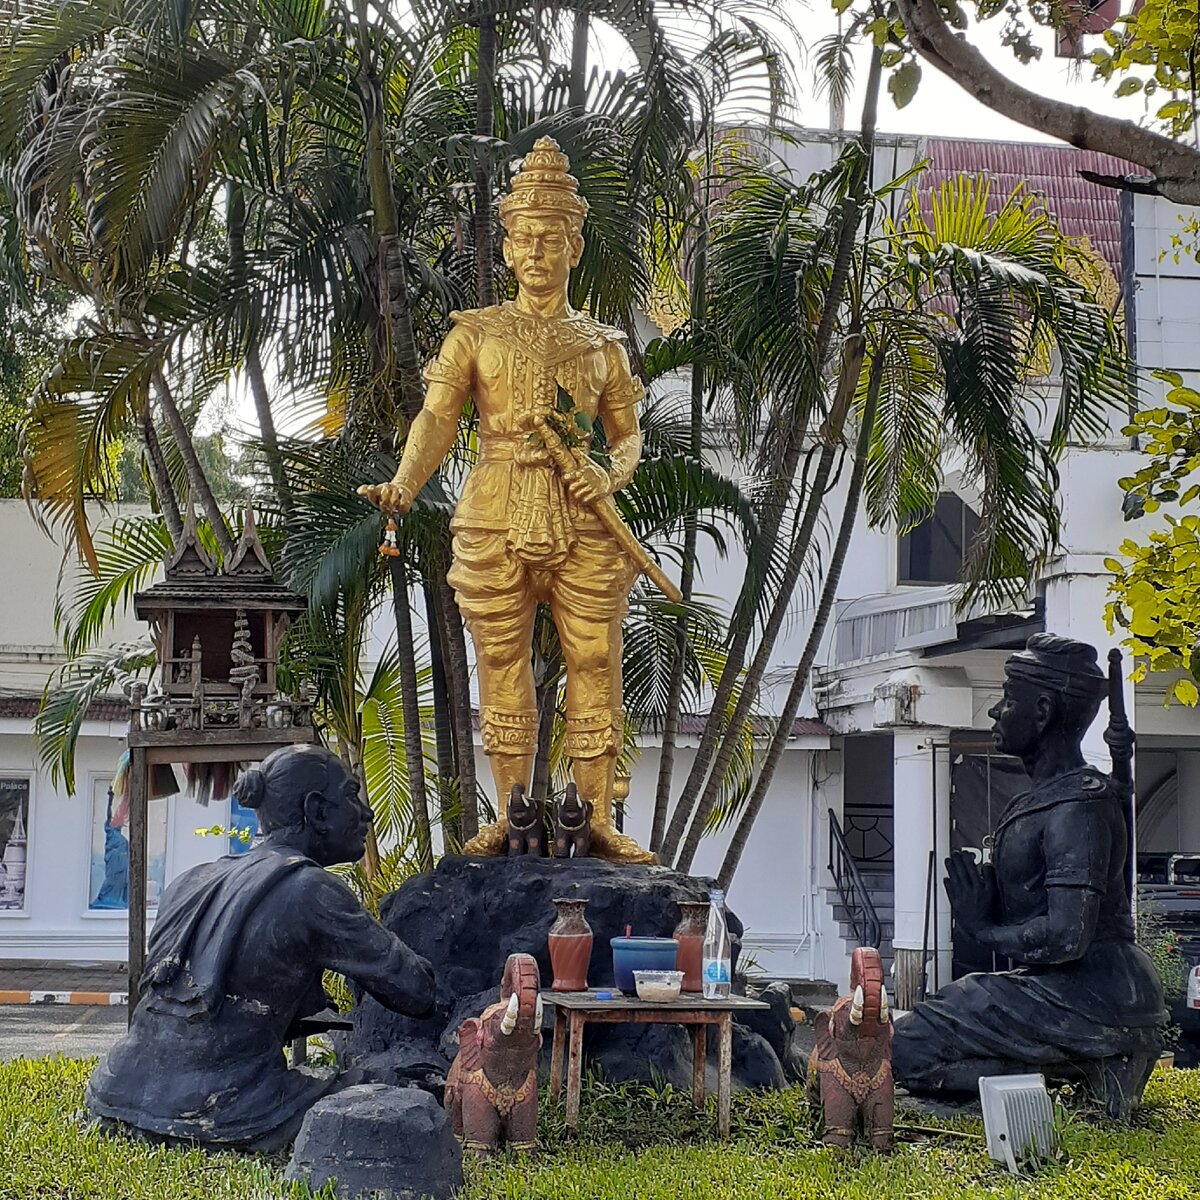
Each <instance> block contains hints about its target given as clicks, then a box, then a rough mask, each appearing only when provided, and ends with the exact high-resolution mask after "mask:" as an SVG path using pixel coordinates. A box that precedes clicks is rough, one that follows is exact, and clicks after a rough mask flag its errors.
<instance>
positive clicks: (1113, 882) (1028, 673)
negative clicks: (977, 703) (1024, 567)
mask: <svg viewBox="0 0 1200 1200" xmlns="http://www.w3.org/2000/svg"><path fill="white" fill-rule="evenodd" d="M1005 671H1006V675H1007V678H1006V681H1005V684H1004V698H1003V699H1002V700H1001V701H1000V702H999V703H998V704H997V705H996V706H995V707H994V708H993V709H992V710H991V712H990V714H989V715H990V716H991V717H992V718H993V720H994V722H995V724H994V726H993V738H994V740H995V743H996V748H997V749H998V750H999V751H1000V752H1001V753H1004V754H1013V755H1016V756H1017V757H1018V758H1020V759H1021V760H1022V761H1023V762H1024V764H1025V770H1026V773H1027V774H1028V775H1029V778H1030V780H1031V787H1030V790H1029V791H1027V792H1024V793H1022V794H1021V795H1019V796H1016V797H1015V798H1014V799H1013V801H1012V803H1011V804H1010V805H1009V806H1008V808H1007V809H1006V810H1005V812H1004V813H1003V815H1002V816H1001V818H1000V821H999V823H998V825H997V827H996V830H995V833H994V835H993V839H992V842H993V844H992V856H991V863H990V864H989V865H986V866H982V867H981V866H979V865H978V864H977V863H976V862H975V860H974V859H973V858H972V857H971V856H970V855H969V854H965V853H959V854H955V855H953V856H952V857H951V858H949V859H947V861H946V866H947V870H948V872H949V878H948V879H947V880H946V889H947V891H948V893H949V895H950V902H951V908H952V911H953V914H954V919H955V920H956V921H957V922H959V923H960V924H961V925H962V926H963V927H964V929H965V931H966V932H967V933H969V934H970V935H971V936H972V937H974V938H975V939H976V940H977V941H978V942H980V943H981V944H982V945H983V946H984V947H985V948H986V949H990V950H992V951H994V952H995V953H996V954H997V955H999V956H1001V957H1004V958H1008V959H1011V960H1012V961H1013V962H1014V963H1019V964H1020V966H1018V967H1017V969H1016V970H1012V971H1007V972H1002V973H997V974H976V975H967V976H966V977H964V978H962V979H958V980H955V982H953V983H952V984H950V985H949V986H948V987H945V988H943V989H942V990H941V991H939V992H938V993H937V994H936V995H935V996H933V997H932V998H931V999H930V1000H928V1001H927V1002H925V1003H923V1004H918V1005H917V1006H916V1008H915V1009H914V1010H913V1012H912V1013H911V1014H909V1015H908V1016H906V1017H902V1018H900V1019H898V1020H897V1021H896V1036H895V1052H894V1070H895V1076H896V1080H897V1082H899V1083H901V1084H903V1086H904V1087H906V1088H907V1089H908V1090H909V1091H910V1092H914V1093H917V1094H927V1095H928V1094H933V1095H936V1094H943V1095H951V1096H952V1095H955V1094H959V1095H977V1094H978V1084H979V1079H980V1077H981V1076H986V1075H1004V1074H1021V1073H1024V1072H1040V1073H1042V1074H1044V1075H1045V1076H1046V1077H1047V1079H1049V1080H1054V1081H1059V1082H1078V1083H1082V1084H1083V1085H1084V1086H1085V1087H1086V1088H1087V1089H1088V1090H1090V1091H1091V1093H1092V1094H1093V1095H1094V1096H1095V1097H1096V1098H1097V1099H1098V1100H1100V1101H1101V1102H1102V1103H1103V1104H1104V1105H1105V1107H1106V1109H1107V1111H1108V1113H1109V1115H1110V1116H1112V1117H1114V1118H1118V1119H1122V1120H1126V1119H1128V1117H1129V1115H1130V1112H1131V1111H1132V1108H1133V1106H1134V1105H1135V1104H1136V1103H1137V1101H1138V1100H1139V1099H1140V1098H1141V1094H1142V1090H1143V1089H1144V1087H1145V1086H1146V1081H1147V1079H1148V1078H1149V1076H1150V1072H1151V1071H1152V1070H1153V1068H1154V1063H1155V1061H1156V1059H1157V1058H1158V1056H1159V1054H1160V1053H1161V1050H1162V1046H1163V1031H1164V1025H1165V1021H1166V1012H1165V1005H1164V1002H1163V991H1162V984H1161V981H1160V980H1159V977H1158V973H1157V971H1156V970H1155V968H1154V965H1153V963H1152V962H1151V961H1150V958H1149V957H1148V956H1147V955H1146V953H1145V952H1144V951H1143V950H1142V949H1141V948H1140V947H1139V946H1137V945H1136V944H1135V942H1134V927H1133V919H1132V916H1131V912H1130V901H1129V894H1128V891H1127V885H1126V881H1125V868H1126V859H1127V856H1128V852H1129V831H1128V828H1127V823H1126V817H1125V810H1124V805H1123V798H1124V797H1123V793H1124V789H1123V787H1122V786H1121V785H1119V784H1118V783H1116V782H1115V781H1114V779H1113V778H1112V777H1110V776H1108V775H1105V774H1103V773H1102V772H1100V771H1098V770H1096V769H1095V768H1094V767H1090V766H1088V765H1087V764H1086V763H1085V762H1084V759H1083V755H1082V753H1081V752H1080V742H1081V741H1082V739H1083V735H1084V733H1085V732H1086V731H1087V729H1088V727H1089V726H1090V725H1091V723H1092V721H1093V720H1094V719H1095V717H1096V714H1097V712H1098V711H1099V708H1100V704H1101V701H1102V699H1103V697H1104V694H1105V689H1106V680H1105V677H1104V674H1103V672H1102V671H1101V670H1100V668H1099V666H1098V664H1097V661H1096V651H1095V649H1094V648H1093V647H1092V646H1089V645H1086V644H1085V643H1083V642H1077V641H1072V640H1071V639H1069V638H1062V637H1056V636H1054V635H1053V634H1038V635H1036V636H1035V637H1032V638H1030V639H1029V642H1028V645H1027V647H1026V649H1025V650H1024V651H1023V652H1021V653H1019V654H1014V655H1013V656H1012V657H1011V658H1010V659H1009V660H1008V663H1007V664H1006V667H1005ZM1110 732H1111V730H1110ZM1129 736H1130V738H1131V735H1129ZM1110 744H1112V743H1111V742H1110ZM1125 748H1126V749H1127V750H1130V751H1131V749H1132V744H1131V741H1130V743H1128V744H1127V746H1126V747H1125ZM1116 753H1117V748H1116V747H1115V746H1114V757H1115V755H1116Z"/></svg>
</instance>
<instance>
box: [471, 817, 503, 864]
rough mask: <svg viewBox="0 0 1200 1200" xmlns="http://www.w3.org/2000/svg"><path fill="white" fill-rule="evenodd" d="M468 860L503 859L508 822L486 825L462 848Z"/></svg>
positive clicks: (501, 819)
mask: <svg viewBox="0 0 1200 1200" xmlns="http://www.w3.org/2000/svg"><path fill="white" fill-rule="evenodd" d="M462 852H463V854H465V855H467V856H468V857H469V858H503V857H504V855H506V854H507V853H508V822H507V821H506V820H504V818H503V817H501V818H500V820H499V821H497V822H496V823H495V824H494V825H486V826H484V828H483V829H481V830H480V831H479V832H478V833H477V834H476V835H475V836H474V837H473V838H472V839H471V840H470V841H469V842H467V844H466V845H465V846H463V848H462Z"/></svg>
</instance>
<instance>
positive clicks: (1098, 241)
mask: <svg viewBox="0 0 1200 1200" xmlns="http://www.w3.org/2000/svg"><path fill="white" fill-rule="evenodd" d="M927 154H928V156H929V160H930V165H929V170H928V171H926V172H925V173H924V174H923V175H922V176H921V177H920V180H919V182H918V184H917V190H918V192H919V194H920V195H921V198H922V200H924V199H925V197H927V196H928V195H929V193H930V192H931V191H933V190H935V189H936V188H937V187H938V186H939V185H940V184H941V183H942V182H943V181H944V180H945V179H947V178H949V177H950V176H953V175H957V174H959V173H960V172H963V171H966V172H971V173H974V172H985V173H986V174H989V175H992V176H994V177H995V179H996V186H995V188H994V190H993V193H992V199H993V200H994V202H995V203H996V206H997V207H999V205H1000V204H1001V203H1002V202H1003V201H1004V200H1005V199H1007V197H1008V196H1009V195H1011V193H1012V192H1013V190H1014V189H1015V188H1016V187H1017V185H1018V184H1020V183H1024V184H1025V186H1026V188H1027V189H1029V190H1030V191H1033V192H1038V193H1041V194H1042V195H1044V196H1045V197H1046V205H1047V207H1048V208H1049V209H1050V211H1051V212H1053V213H1054V214H1055V215H1056V216H1057V217H1058V219H1059V225H1060V227H1061V228H1062V230H1063V232H1064V233H1067V234H1070V235H1071V236H1072V237H1082V236H1083V235H1085V234H1086V235H1087V237H1088V238H1089V239H1090V240H1091V243H1092V246H1093V247H1094V248H1095V249H1096V250H1097V251H1099V252H1100V253H1101V254H1102V255H1103V256H1104V258H1105V261H1106V262H1107V263H1108V265H1109V266H1110V267H1111V268H1112V271H1113V274H1114V275H1116V276H1117V278H1118V279H1119V278H1120V276H1121V193H1120V192H1119V191H1117V190H1116V189H1115V188H1109V187H1101V186H1100V185H1099V184H1096V183H1089V182H1088V181H1087V180H1086V179H1083V178H1082V177H1081V176H1080V174H1079V172H1080V171H1095V172H1098V173H1099V174H1102V175H1115V176H1121V175H1126V174H1130V173H1136V172H1137V171H1138V168H1136V167H1134V166H1132V165H1131V164H1130V163H1127V162H1124V161H1123V160H1121V159H1119V158H1112V157H1111V156H1109V155H1107V154H1097V153H1095V152H1094V151H1090V150H1076V149H1075V148H1074V147H1072V146H1053V145H1034V144H1032V143H1027V142H980V141H970V140H967V139H964V138H930V139H929V141H928V144H927Z"/></svg>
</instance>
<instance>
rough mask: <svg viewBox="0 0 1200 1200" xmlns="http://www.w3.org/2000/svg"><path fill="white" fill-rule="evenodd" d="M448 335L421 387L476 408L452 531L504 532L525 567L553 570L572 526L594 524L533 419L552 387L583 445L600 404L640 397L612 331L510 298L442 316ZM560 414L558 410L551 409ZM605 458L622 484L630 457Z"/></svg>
mask: <svg viewBox="0 0 1200 1200" xmlns="http://www.w3.org/2000/svg"><path fill="white" fill-rule="evenodd" d="M451 319H452V320H453V321H454V326H455V333H454V334H452V335H451V336H450V337H449V338H447V339H446V343H445V344H444V346H443V347H442V352H441V353H440V354H439V355H438V357H437V359H435V360H434V362H432V363H431V364H430V365H429V367H428V368H427V369H426V371H425V378H426V380H427V381H428V382H429V383H443V384H447V385H449V386H450V387H451V388H452V389H453V390H454V391H455V392H456V393H461V394H462V395H463V396H464V397H465V395H466V394H467V393H470V394H471V395H473V396H474V399H475V405H476V407H477V409H478V410H479V461H478V464H477V465H476V466H475V468H474V469H473V470H472V471H471V474H470V477H469V478H468V480H467V484H466V487H465V488H464V489H463V494H462V499H461V500H460V501H459V503H458V508H457V509H456V511H455V514H454V523H453V529H454V531H455V532H456V533H457V532H458V531H459V530H462V529H489V530H504V531H505V532H506V534H507V535H508V538H509V543H510V545H511V546H512V547H513V549H514V550H515V551H516V552H517V554H518V556H519V557H520V558H521V559H522V560H523V561H525V562H526V563H528V564H529V565H530V566H541V567H546V568H551V569H552V568H553V567H555V566H558V565H560V564H561V563H562V562H563V561H564V559H565V558H566V554H567V551H568V549H569V547H570V543H571V541H572V540H573V536H574V531H575V530H577V529H579V528H583V527H586V528H592V529H599V528H600V521H599V518H598V517H597V516H596V515H595V513H594V512H592V510H591V509H590V508H589V507H588V506H586V505H580V504H577V503H576V502H575V501H574V500H572V499H570V497H569V496H568V495H567V494H566V489H565V488H564V486H563V484H562V479H561V475H560V473H559V472H558V470H557V469H556V468H555V466H554V465H553V463H552V462H551V461H550V456H549V453H548V451H546V450H545V449H544V448H543V447H542V446H541V445H540V443H539V442H536V441H535V439H536V437H537V435H536V434H535V432H534V421H535V420H536V419H537V418H539V417H541V418H544V417H547V416H550V415H552V414H554V413H555V412H556V401H557V396H558V388H559V387H562V388H563V390H564V391H566V392H567V394H568V395H569V396H570V397H571V398H572V400H574V402H575V406H576V408H577V409H578V410H579V411H580V412H582V413H584V414H585V415H586V417H587V418H588V422H589V425H588V428H587V429H582V428H580V427H579V426H578V425H576V426H575V433H576V435H577V436H578V438H579V440H580V442H581V444H582V445H583V446H585V447H586V446H587V445H589V444H590V442H591V426H590V423H591V422H592V421H594V420H595V419H596V415H597V412H598V410H599V408H600V404H601V399H602V398H603V400H604V401H605V407H606V408H608V409H613V408H617V407H629V406H632V405H633V404H636V403H637V401H638V400H639V399H640V398H641V396H642V394H643V388H642V386H641V384H640V383H639V382H638V381H636V380H635V379H634V378H633V377H632V375H631V374H630V372H629V367H628V362H627V360H626V358H625V354H624V351H623V349H622V350H620V352H619V353H618V354H616V355H614V354H612V353H610V352H609V350H608V347H610V346H615V347H619V346H620V343H621V342H623V341H624V340H625V335H624V334H623V333H621V331H620V330H617V329H613V328H610V327H609V326H607V325H602V324H601V323H600V322H599V321H596V320H594V319H593V318H591V317H589V316H586V315H585V314H583V313H573V314H571V315H570V316H568V317H566V318H562V319H559V320H543V319H540V318H537V317H532V316H528V315H527V314H525V313H522V312H521V311H520V310H519V309H518V308H517V307H516V306H515V305H513V304H512V303H505V304H499V305H495V306H493V307H491V308H476V309H468V310H467V311H465V312H455V313H452V314H451ZM560 416H561V414H560ZM622 465H623V464H618V463H615V462H614V469H615V473H616V474H615V478H614V488H620V487H623V486H624V485H625V484H626V483H627V482H628V477H629V476H631V475H632V473H633V467H634V466H635V465H636V460H635V461H634V462H633V463H629V464H628V473H626V472H625V471H624V470H622Z"/></svg>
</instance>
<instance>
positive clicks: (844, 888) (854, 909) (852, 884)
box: [829, 808, 883, 947]
mask: <svg viewBox="0 0 1200 1200" xmlns="http://www.w3.org/2000/svg"><path fill="white" fill-rule="evenodd" d="M829 873H830V875H832V876H833V886H834V887H835V888H836V889H837V894H838V899H839V900H840V901H841V903H842V906H843V907H844V908H845V910H846V912H847V913H848V914H849V918H850V924H851V926H852V927H853V929H854V936H855V937H856V938H857V939H858V944H859V945H860V946H876V947H878V945H879V943H880V941H881V939H882V934H883V928H882V926H881V925H880V923H879V914H878V913H877V912H876V911H875V905H874V903H872V901H871V893H870V892H868V891H867V885H866V884H865V883H863V878H862V876H861V875H860V874H859V871H858V864H857V863H856V862H855V861H854V856H853V855H852V854H851V853H850V847H849V846H847V845H846V835H845V834H844V833H843V832H842V826H841V822H839V821H838V818H837V813H835V812H834V811H833V809H832V808H831V809H830V810H829Z"/></svg>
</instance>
